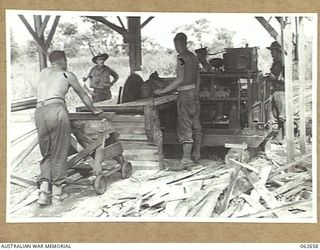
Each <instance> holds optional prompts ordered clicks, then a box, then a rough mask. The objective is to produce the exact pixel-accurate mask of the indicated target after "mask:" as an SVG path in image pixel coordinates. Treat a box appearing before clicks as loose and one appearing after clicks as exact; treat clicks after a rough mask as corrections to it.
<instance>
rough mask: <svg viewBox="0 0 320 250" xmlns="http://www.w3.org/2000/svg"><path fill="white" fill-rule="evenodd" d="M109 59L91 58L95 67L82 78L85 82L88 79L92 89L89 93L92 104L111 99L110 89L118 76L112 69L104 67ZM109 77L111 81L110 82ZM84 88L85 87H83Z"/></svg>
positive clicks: (104, 55) (104, 57)
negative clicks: (111, 78)
mask: <svg viewBox="0 0 320 250" xmlns="http://www.w3.org/2000/svg"><path fill="white" fill-rule="evenodd" d="M108 58H109V55H108V54H106V53H104V54H98V55H96V56H94V57H93V58H92V62H93V63H95V64H96V65H95V66H94V67H92V69H90V71H89V73H88V75H87V76H86V77H83V78H82V80H83V81H84V82H85V81H87V79H88V78H89V79H90V88H93V92H91V91H90V92H89V93H90V94H91V96H92V100H93V102H101V101H105V100H110V99H111V91H110V88H111V87H112V86H113V85H114V84H115V83H116V82H117V81H118V79H119V75H118V74H117V72H115V71H114V70H113V69H111V68H110V67H108V66H107V65H105V64H104V63H105V61H106V60H107V59H108ZM110 76H112V77H113V80H112V81H110ZM84 86H85V88H86V85H84Z"/></svg>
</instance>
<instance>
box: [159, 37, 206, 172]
mask: <svg viewBox="0 0 320 250" xmlns="http://www.w3.org/2000/svg"><path fill="white" fill-rule="evenodd" d="M174 45H175V48H176V50H177V52H178V53H179V54H178V56H177V78H176V79H175V80H174V81H173V82H171V83H170V84H169V85H167V86H166V87H165V88H164V89H157V90H155V92H154V93H155V94H157V95H161V94H164V93H167V92H170V91H171V90H174V89H177V91H178V99H177V106H178V128H177V134H178V138H179V141H180V143H181V144H182V147H183V157H182V159H181V162H180V164H179V166H176V167H175V168H174V169H172V170H182V169H187V168H189V167H190V166H192V164H193V161H194V162H196V163H198V162H199V160H200V147H201V138H202V134H201V123H200V119H199V114H200V102H199V97H198V92H199V84H200V77H199V63H198V60H197V57H196V56H195V55H194V54H193V53H192V52H190V51H189V50H188V48H187V36H186V35H185V34H184V33H178V34H177V35H176V36H175V38H174ZM192 150H193V152H192V154H191V151H192ZM192 160H193V161H192Z"/></svg>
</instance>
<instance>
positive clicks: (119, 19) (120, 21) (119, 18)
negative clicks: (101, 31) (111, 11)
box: [117, 16, 126, 29]
mask: <svg viewBox="0 0 320 250" xmlns="http://www.w3.org/2000/svg"><path fill="white" fill-rule="evenodd" d="M117 18H118V21H119V23H120V25H121V27H122V28H123V29H126V27H125V26H124V24H123V22H122V20H121V17H119V16H117Z"/></svg>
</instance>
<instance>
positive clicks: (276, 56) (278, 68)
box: [267, 41, 285, 142]
mask: <svg viewBox="0 0 320 250" xmlns="http://www.w3.org/2000/svg"><path fill="white" fill-rule="evenodd" d="M267 49H269V50H270V52H271V56H272V58H273V63H272V66H271V68H270V73H269V75H268V78H269V81H271V90H272V95H273V100H272V110H273V115H274V116H275V118H276V119H277V120H278V132H279V133H278V140H279V142H281V141H282V140H283V137H284V120H285V92H284V90H285V85H284V78H283V63H282V50H281V45H280V44H279V43H278V42H277V41H274V42H273V43H271V45H270V47H267Z"/></svg>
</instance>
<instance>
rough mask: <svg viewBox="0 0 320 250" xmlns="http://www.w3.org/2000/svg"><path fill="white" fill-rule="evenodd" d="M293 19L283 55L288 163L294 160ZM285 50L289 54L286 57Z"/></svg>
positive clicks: (286, 33) (285, 40)
mask: <svg viewBox="0 0 320 250" xmlns="http://www.w3.org/2000/svg"><path fill="white" fill-rule="evenodd" d="M292 22H293V19H292V17H287V22H286V25H285V29H284V47H282V53H283V55H284V70H285V72H284V75H285V86H286V87H285V100H286V122H285V125H286V126H285V135H286V136H285V138H286V145H287V147H286V150H287V162H292V161H293V159H294V131H293V126H294V125H293V108H294V105H293V79H292V64H293V60H292V51H293V50H292ZM285 50H286V51H288V53H287V54H286V55H285Z"/></svg>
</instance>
